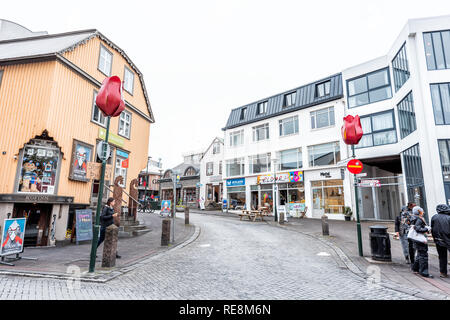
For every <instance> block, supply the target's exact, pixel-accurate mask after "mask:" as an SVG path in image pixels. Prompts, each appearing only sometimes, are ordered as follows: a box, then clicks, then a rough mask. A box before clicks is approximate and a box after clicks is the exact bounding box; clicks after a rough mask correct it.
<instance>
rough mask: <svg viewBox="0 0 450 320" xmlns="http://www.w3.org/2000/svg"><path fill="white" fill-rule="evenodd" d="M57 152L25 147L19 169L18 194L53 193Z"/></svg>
mask: <svg viewBox="0 0 450 320" xmlns="http://www.w3.org/2000/svg"><path fill="white" fill-rule="evenodd" d="M58 160H59V150H58V149H56V148H55V149H50V148H49V147H46V148H44V147H39V146H38V145H26V146H25V149H24V152H23V157H22V163H21V168H20V176H19V181H18V190H17V191H18V192H27V193H29V192H33V193H48V194H53V193H54V191H55V184H56V175H57V169H58Z"/></svg>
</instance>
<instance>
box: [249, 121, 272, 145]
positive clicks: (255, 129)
mask: <svg viewBox="0 0 450 320" xmlns="http://www.w3.org/2000/svg"><path fill="white" fill-rule="evenodd" d="M252 130H253V142H259V141H264V140H269V139H270V126H269V123H264V124H261V125H259V126H255V127H253V128H252ZM259 130H263V132H264V138H263V139H258V140H257V139H256V138H257V135H258V134H257V132H258V131H259Z"/></svg>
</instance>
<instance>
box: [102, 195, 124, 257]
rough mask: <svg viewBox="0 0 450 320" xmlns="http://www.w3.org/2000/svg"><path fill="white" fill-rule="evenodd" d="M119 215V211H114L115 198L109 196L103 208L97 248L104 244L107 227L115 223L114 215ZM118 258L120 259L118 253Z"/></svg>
mask: <svg viewBox="0 0 450 320" xmlns="http://www.w3.org/2000/svg"><path fill="white" fill-rule="evenodd" d="M116 216H117V213H114V198H109V199H108V201H106V206H105V207H104V208H103V211H102V214H101V215H100V225H101V228H100V238H99V239H98V243H97V248H98V247H99V246H100V245H101V244H102V242H103V241H104V240H105V234H106V228H108V227H109V226H110V225H112V224H113V223H114V217H116ZM116 258H118V259H120V258H121V256H119V255H118V254H117V253H116Z"/></svg>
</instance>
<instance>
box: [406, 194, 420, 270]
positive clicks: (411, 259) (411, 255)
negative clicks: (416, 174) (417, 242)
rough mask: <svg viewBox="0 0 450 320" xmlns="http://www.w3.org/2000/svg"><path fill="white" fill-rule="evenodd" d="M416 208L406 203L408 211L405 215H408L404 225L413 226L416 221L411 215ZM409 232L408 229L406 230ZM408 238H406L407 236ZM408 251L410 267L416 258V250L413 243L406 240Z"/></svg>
mask: <svg viewBox="0 0 450 320" xmlns="http://www.w3.org/2000/svg"><path fill="white" fill-rule="evenodd" d="M415 206H416V204H415V203H414V202H408V210H407V214H408V220H407V221H406V223H407V224H408V225H409V226H410V227H411V226H413V225H414V223H415V221H416V218H417V217H416V216H414V215H413V212H412V210H413V208H414V207H415ZM408 231H409V229H408ZM407 237H408V236H407ZM408 251H409V262H410V263H411V267H412V265H413V264H414V258H415V256H416V249H415V248H414V241H412V240H411V239H409V238H408Z"/></svg>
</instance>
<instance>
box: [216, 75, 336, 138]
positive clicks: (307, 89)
mask: <svg viewBox="0 0 450 320" xmlns="http://www.w3.org/2000/svg"><path fill="white" fill-rule="evenodd" d="M327 81H330V94H329V95H327V96H323V97H317V96H316V85H318V84H321V83H324V82H327ZM294 92H296V98H295V103H294V105H292V106H288V107H285V106H284V96H285V95H287V94H290V93H294ZM343 96H344V95H343V91H342V74H341V73H337V74H335V75H332V76H329V77H327V78H324V79H321V80H317V81H314V82H311V83H309V84H307V85H304V86H301V87H298V88H295V89H292V90H289V91H285V92H283V93H279V94H276V95H274V96H271V97H268V98H264V99H260V100H258V101H255V102H253V103H250V104H247V105H245V106H242V107H239V108H236V109H233V110H231V113H230V116H229V117H228V121H227V124H226V126H225V128H223V129H222V130H224V131H225V130H227V129H232V128H237V127H240V126H243V125H246V124H249V123H253V122H257V121H261V120H265V119H269V118H272V117H275V116H279V115H282V114H286V113H290V112H293V111H297V110H300V109H304V108H309V107H312V106H315V105H319V104H322V103H326V102H330V101H333V100H337V99H340V98H342V97H343ZM265 101H267V111H266V113H264V114H261V115H258V114H257V106H258V104H259V103H261V102H265ZM245 108H246V109H247V111H246V115H245V119H242V120H241V119H240V116H241V110H242V109H245Z"/></svg>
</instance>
